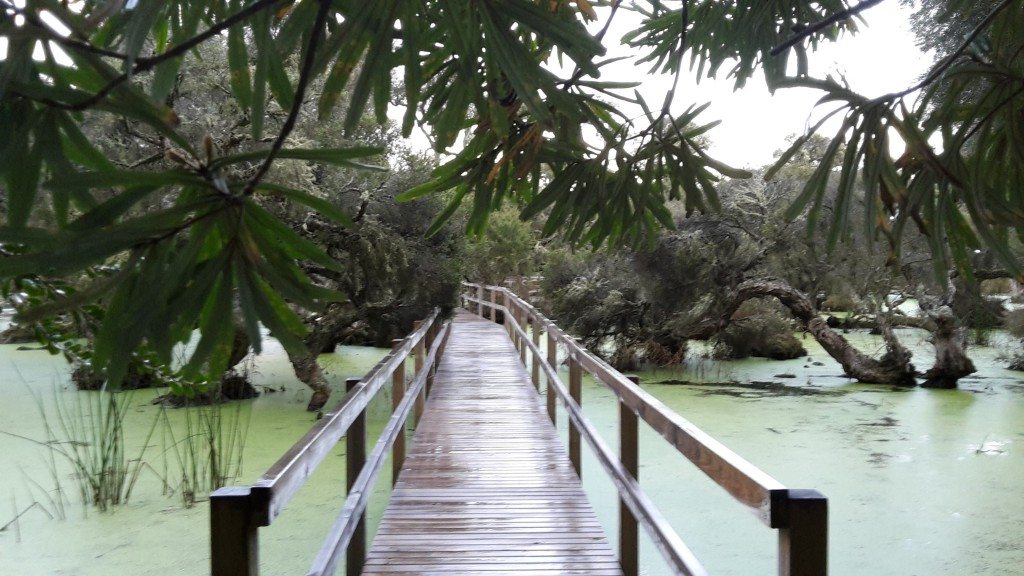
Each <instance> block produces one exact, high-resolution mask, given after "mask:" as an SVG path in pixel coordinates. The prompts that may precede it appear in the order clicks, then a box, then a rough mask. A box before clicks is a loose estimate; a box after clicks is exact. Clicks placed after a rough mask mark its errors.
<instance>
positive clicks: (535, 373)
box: [530, 316, 544, 393]
mask: <svg viewBox="0 0 1024 576" xmlns="http://www.w3.org/2000/svg"><path fill="white" fill-rule="evenodd" d="M530 318H531V320H532V322H530V332H531V333H530V335H531V336H532V337H533V345H534V346H536V347H537V350H540V318H539V317H537V316H531V317H530ZM532 358H533V362H532V370H531V371H530V377H531V378H532V379H533V387H534V388H536V389H537V392H538V393H539V392H540V363H541V362H543V361H544V359H543V358H541V357H540V354H535V355H533V356H532Z"/></svg>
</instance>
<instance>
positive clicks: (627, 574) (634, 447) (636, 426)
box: [619, 375, 640, 576]
mask: <svg viewBox="0 0 1024 576" xmlns="http://www.w3.org/2000/svg"><path fill="white" fill-rule="evenodd" d="M626 378H628V379H629V381H630V382H632V383H633V384H640V377H639V376H633V375H629V376H626ZM639 439H640V418H638V417H637V415H636V412H633V409H632V408H630V407H629V406H626V403H625V402H622V401H621V400H620V401H619V460H620V461H621V462H622V466H623V468H625V469H626V471H627V472H629V473H630V474H632V476H633V478H637V479H639V477H640V444H639ZM639 546H640V541H639V531H638V529H637V521H636V517H635V516H633V512H632V511H631V510H630V509H629V506H626V503H625V502H624V501H623V500H622V498H619V565H620V566H621V567H622V573H623V575H624V576H637V575H638V574H639V573H640V557H639Z"/></svg>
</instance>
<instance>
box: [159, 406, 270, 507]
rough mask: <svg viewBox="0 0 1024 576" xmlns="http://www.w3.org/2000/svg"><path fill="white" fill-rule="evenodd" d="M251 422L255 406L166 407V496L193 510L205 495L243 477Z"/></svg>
mask: <svg viewBox="0 0 1024 576" xmlns="http://www.w3.org/2000/svg"><path fill="white" fill-rule="evenodd" d="M249 417H250V411H249V407H248V406H247V405H246V406H243V403H242V402H233V403H231V404H230V405H225V404H223V403H214V404H211V405H208V406H196V405H193V406H187V407H185V408H180V409H174V408H166V407H165V408H162V409H161V411H160V418H159V419H160V421H161V422H162V423H163V425H162V427H161V430H162V436H163V445H164V459H163V461H164V474H163V476H164V478H166V479H167V480H166V481H165V485H164V487H165V491H168V492H170V493H176V494H178V495H179V496H180V497H181V500H182V503H183V504H184V505H185V506H186V507H191V506H193V505H194V504H195V503H196V502H197V501H198V500H199V499H200V496H199V495H200V494H203V493H207V492H212V491H213V490H216V489H217V488H220V487H222V486H224V485H225V484H227V482H228V481H230V480H232V479H234V478H236V477H238V476H239V475H240V474H241V472H242V456H243V452H244V450H245V440H246V437H247V436H248V433H249ZM172 479H173V480H176V485H172V484H171V483H170V481H171V480H172Z"/></svg>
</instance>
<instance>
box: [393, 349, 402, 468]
mask: <svg viewBox="0 0 1024 576" xmlns="http://www.w3.org/2000/svg"><path fill="white" fill-rule="evenodd" d="M401 346H402V340H392V341H391V351H392V353H394V352H396V351H397V350H398V349H399V348H400V347H401ZM403 397H405V359H404V358H403V359H402V361H401V362H400V363H399V364H398V366H396V367H395V371H394V373H393V374H392V375H391V410H392V411H394V410H397V409H398V405H399V404H401V403H402V398H403ZM403 464H405V426H404V425H403V426H402V427H401V429H399V431H398V437H397V438H395V445H394V446H392V447H391V485H392V486H393V485H394V484H395V483H396V482H398V475H399V473H401V471H402V465H403Z"/></svg>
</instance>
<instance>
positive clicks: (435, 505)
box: [363, 312, 622, 576]
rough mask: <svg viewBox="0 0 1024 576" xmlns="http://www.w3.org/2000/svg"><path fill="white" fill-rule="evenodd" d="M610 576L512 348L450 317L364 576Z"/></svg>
mask: <svg viewBox="0 0 1024 576" xmlns="http://www.w3.org/2000/svg"><path fill="white" fill-rule="evenodd" d="M469 573H475V574H486V575H488V576H493V575H496V574H510V573H514V574H526V575H529V576H541V575H546V574H551V575H556V574H594V575H602V576H603V575H619V574H621V573H622V572H621V570H620V568H619V563H618V560H617V559H616V557H615V554H614V553H613V552H612V548H611V547H610V546H609V544H608V541H607V539H606V537H605V535H604V531H603V530H602V528H601V526H600V524H599V523H598V521H597V517H596V516H595V515H594V511H593V509H592V508H591V507H590V504H589V502H588V501H587V498H586V496H585V495H584V493H583V490H582V488H581V486H580V481H579V478H578V477H577V476H576V473H575V472H574V471H573V469H572V466H571V464H570V462H569V459H568V457H567V455H566V452H565V450H564V449H563V448H562V444H561V443H560V442H559V440H558V438H557V436H556V433H555V429H554V427H553V426H552V425H551V422H550V420H548V418H547V416H546V414H545V413H544V411H543V409H542V407H541V404H540V402H539V398H538V396H537V393H536V392H535V391H534V388H533V385H532V384H531V383H530V378H529V375H528V374H527V372H526V369H525V368H524V367H523V365H522V363H521V362H520V360H519V354H518V352H517V351H516V349H515V348H514V347H513V345H512V343H511V342H510V340H509V339H508V337H507V336H506V333H505V330H504V329H503V328H502V326H500V325H498V324H494V323H492V322H488V321H486V320H483V319H481V318H479V317H477V316H473V315H470V314H468V313H466V312H461V313H460V314H459V315H458V316H457V318H456V320H455V324H454V326H453V330H452V334H451V338H450V340H449V342H448V345H447V348H446V353H445V354H444V356H443V358H442V361H441V363H440V366H439V368H438V371H437V375H436V379H435V383H434V386H433V389H432V390H431V393H430V399H429V401H428V403H427V410H426V412H425V413H424V415H423V419H422V420H421V421H420V424H419V426H418V427H417V430H416V434H415V436H414V439H413V442H412V445H411V447H410V450H409V454H408V455H407V457H406V461H405V466H404V468H403V470H402V473H401V475H400V476H399V478H398V482H397V484H396V485H395V490H394V493H393V495H392V498H391V501H390V503H389V505H388V508H387V510H386V511H385V513H384V518H383V520H382V522H381V525H380V529H379V531H378V533H377V536H376V538H374V540H373V546H372V548H371V549H370V552H369V554H368V556H367V561H366V565H365V568H364V572H363V574H366V575H372V574H388V575H392V576H393V575H395V574H469Z"/></svg>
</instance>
